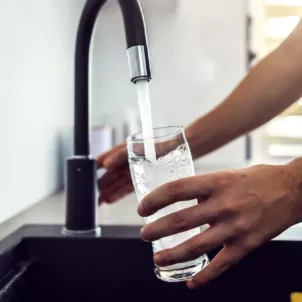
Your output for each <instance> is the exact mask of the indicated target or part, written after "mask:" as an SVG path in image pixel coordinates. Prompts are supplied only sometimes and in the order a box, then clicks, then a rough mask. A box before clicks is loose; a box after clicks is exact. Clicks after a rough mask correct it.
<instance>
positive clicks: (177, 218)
mask: <svg viewBox="0 0 302 302" xmlns="http://www.w3.org/2000/svg"><path fill="white" fill-rule="evenodd" d="M173 220H174V222H173V224H174V227H175V228H176V229H177V230H178V231H180V232H184V231H186V230H187V229H188V219H187V218H186V217H185V216H184V215H182V214H178V213H176V214H174V219H173Z"/></svg>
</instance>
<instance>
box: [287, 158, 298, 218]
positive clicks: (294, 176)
mask: <svg viewBox="0 0 302 302" xmlns="http://www.w3.org/2000/svg"><path fill="white" fill-rule="evenodd" d="M285 169H286V171H287V172H288V173H286V175H285V176H286V177H287V181H288V182H289V189H290V190H291V197H292V200H293V203H294V208H295V210H296V211H297V212H296V214H297V217H296V221H295V222H296V223H300V222H302V158H297V159H295V160H293V161H291V162H289V163H288V164H287V165H285Z"/></svg>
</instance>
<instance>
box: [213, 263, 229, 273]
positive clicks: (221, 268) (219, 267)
mask: <svg viewBox="0 0 302 302" xmlns="http://www.w3.org/2000/svg"><path fill="white" fill-rule="evenodd" d="M231 266H232V263H231V262H230V261H221V262H219V263H217V265H216V273H215V275H217V276H219V275H221V274H223V273H224V272H225V271H227V270H228V269H229V268H230V267H231Z"/></svg>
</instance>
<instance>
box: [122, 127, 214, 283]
mask: <svg viewBox="0 0 302 302" xmlns="http://www.w3.org/2000/svg"><path fill="white" fill-rule="evenodd" d="M148 145H149V146H150V145H153V146H155V157H156V159H153V160H152V161H150V160H149V159H148V158H147V157H146V154H145V147H146V146H148ZM127 148H128V158H129V165H130V171H131V176H132V181H133V185H134V188H135V192H136V196H137V199H138V201H139V202H140V201H141V200H142V199H143V198H144V197H145V196H146V195H147V194H148V193H150V192H151V191H152V190H154V189H156V188H157V187H159V186H161V185H163V184H166V183H168V182H171V181H174V180H177V179H181V178H185V177H190V176H194V175H195V172H194V166H193V160H192V155H191V152H190V148H189V146H188V143H187V141H186V137H185V133H184V129H183V128H182V127H163V128H156V129H154V130H153V138H152V139H150V140H149V142H146V140H144V139H143V135H142V133H138V134H135V135H132V136H129V137H128V139H127ZM195 205H197V200H191V201H180V202H177V203H175V204H172V205H169V206H167V207H166V208H164V209H161V210H160V211H158V212H157V213H155V214H154V215H152V216H150V217H148V218H146V219H145V221H146V223H150V222H154V221H155V220H157V219H159V218H161V217H164V216H166V215H169V214H171V213H173V212H177V211H180V210H182V209H185V208H188V207H191V206H195ZM202 227H203V226H201V227H197V228H195V229H192V230H189V231H185V232H182V233H179V234H176V235H172V236H168V237H165V238H162V239H160V240H157V241H154V242H152V247H153V252H154V253H156V252H159V251H161V250H163V249H168V248H173V247H175V246H177V245H179V244H181V243H183V242H184V241H186V240H188V239H190V238H192V237H194V236H196V235H198V234H199V233H200V232H201V230H202ZM208 263H209V260H208V257H207V255H206V254H204V255H200V257H198V258H197V259H195V260H192V261H189V262H184V263H178V264H175V265H172V266H168V267H158V266H155V274H156V276H157V277H158V278H159V279H161V280H163V281H167V282H181V281H185V280H188V279H190V278H191V277H192V276H193V275H195V274H196V273H198V272H200V271H201V270H202V269H203V268H204V267H205V266H206V265H207V264H208Z"/></svg>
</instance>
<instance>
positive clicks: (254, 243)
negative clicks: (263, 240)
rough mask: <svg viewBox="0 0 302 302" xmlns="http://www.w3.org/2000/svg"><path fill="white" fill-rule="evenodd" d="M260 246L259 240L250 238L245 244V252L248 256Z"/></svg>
mask: <svg viewBox="0 0 302 302" xmlns="http://www.w3.org/2000/svg"><path fill="white" fill-rule="evenodd" d="M258 246H259V242H258V240H257V239H255V238H253V237H250V238H248V239H247V240H246V241H245V243H244V244H243V250H244V252H245V253H246V254H247V253H250V252H251V251H253V250H255V249H256V248H257V247H258Z"/></svg>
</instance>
